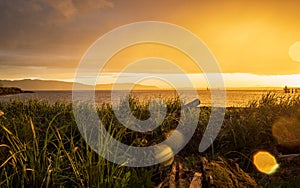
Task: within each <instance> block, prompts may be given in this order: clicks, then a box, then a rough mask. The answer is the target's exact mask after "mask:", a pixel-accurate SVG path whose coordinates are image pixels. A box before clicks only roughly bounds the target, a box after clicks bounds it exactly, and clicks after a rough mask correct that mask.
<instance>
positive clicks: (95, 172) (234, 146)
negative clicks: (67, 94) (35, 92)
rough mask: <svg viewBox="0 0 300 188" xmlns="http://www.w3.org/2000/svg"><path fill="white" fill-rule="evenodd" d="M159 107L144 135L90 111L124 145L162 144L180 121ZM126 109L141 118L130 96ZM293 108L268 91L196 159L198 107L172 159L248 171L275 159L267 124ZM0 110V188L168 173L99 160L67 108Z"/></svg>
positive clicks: (153, 180) (140, 180) (230, 117)
mask: <svg viewBox="0 0 300 188" xmlns="http://www.w3.org/2000/svg"><path fill="white" fill-rule="evenodd" d="M165 102H166V106H167V114H168V115H167V117H166V118H165V120H164V121H163V123H162V125H161V126H160V127H158V128H157V129H155V131H153V132H152V133H151V134H143V133H137V132H134V131H131V130H129V129H127V128H126V127H124V126H123V125H122V124H121V123H120V122H118V120H117V119H116V117H115V115H114V112H113V110H112V107H111V106H110V105H106V104H105V105H102V106H101V107H99V108H98V109H97V112H98V114H99V117H100V119H101V121H102V123H103V124H104V125H105V127H106V129H107V130H108V132H109V133H110V134H111V135H113V136H114V138H116V139H117V140H120V141H121V142H123V143H126V144H129V145H134V146H148V145H154V144H156V143H159V142H161V141H162V140H164V139H165V137H166V133H168V132H169V131H171V130H172V129H174V128H176V126H177V124H178V121H180V117H179V118H178V116H176V115H174V114H176V111H177V110H178V109H180V106H181V103H180V101H179V99H178V98H174V99H165ZM129 103H130V108H131V110H132V112H133V114H134V116H135V117H137V118H138V119H141V120H143V119H147V118H149V116H150V114H149V111H148V110H147V108H148V105H149V102H147V101H142V102H140V101H139V100H138V99H136V98H133V97H130V98H129ZM298 109H300V99H299V96H296V95H295V96H294V97H291V96H288V95H287V96H285V97H283V96H279V95H275V94H273V93H268V94H267V95H264V96H262V98H261V99H260V100H258V101H253V102H251V103H250V104H249V105H248V106H247V107H245V108H235V107H231V108H228V109H227V110H226V114H225V120H224V123H223V127H222V129H221V132H220V133H219V135H218V137H217V139H216V140H215V142H214V143H213V146H212V147H210V148H209V149H208V150H207V151H206V152H204V153H201V154H200V153H199V152H198V146H199V143H200V140H201V138H202V135H203V133H204V130H205V128H206V125H207V123H208V121H209V116H210V110H211V109H210V107H201V112H200V119H199V122H198V127H197V129H196V132H195V134H194V136H193V137H192V139H191V140H190V142H189V143H188V145H187V146H186V147H185V148H184V149H183V150H182V151H181V152H180V153H179V154H178V156H177V157H180V158H183V159H184V158H185V159H192V158H193V157H194V156H196V155H205V156H206V157H209V158H211V159H213V158H215V157H216V156H224V157H226V158H232V159H234V160H236V162H237V163H238V164H239V165H240V166H241V167H242V168H243V169H244V170H245V171H247V172H250V173H254V172H256V171H255V169H254V168H253V165H252V161H251V160H252V155H253V153H255V152H256V151H258V150H267V151H270V152H271V153H273V154H274V155H276V154H277V153H276V152H277V151H275V150H276V146H277V141H276V140H275V139H274V136H273V135H272V125H273V124H274V123H275V122H276V120H278V119H279V118H280V117H284V116H290V115H291V114H294V113H295V112H296V111H297V110H298ZM0 110H1V111H3V112H4V115H2V116H1V117H0V126H1V131H0V186H1V187H59V186H62V187H74V186H75V187H141V186H143V187H154V186H155V185H156V184H158V183H159V182H160V181H162V179H163V178H164V177H165V176H166V174H167V173H168V171H169V168H168V167H165V168H164V170H161V168H160V167H159V165H155V166H152V167H146V168H128V167H125V166H122V165H117V164H114V163H111V162H109V161H107V160H106V159H104V158H102V157H100V156H99V155H98V154H97V153H96V152H94V151H93V150H92V149H91V148H90V147H89V146H88V145H87V144H86V143H85V141H84V139H83V138H82V137H81V135H80V132H79V131H78V128H77V126H76V122H75V119H74V116H73V111H72V105H71V104H64V103H59V102H57V103H55V104H51V105H50V104H48V103H47V102H46V101H40V100H28V101H26V102H22V101H19V100H13V101H11V102H9V103H0ZM177 115H178V114H177ZM279 170H280V169H279ZM256 178H257V180H259V181H260V180H261V179H263V178H264V177H261V176H259V175H258V176H257V177H256ZM270 181H271V180H270ZM270 181H267V182H265V178H264V179H263V181H261V183H263V184H264V185H267V184H268V183H269V184H271V183H270ZM283 183H287V182H286V181H284V182H283Z"/></svg>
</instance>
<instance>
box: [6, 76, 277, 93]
mask: <svg viewBox="0 0 300 188" xmlns="http://www.w3.org/2000/svg"><path fill="white" fill-rule="evenodd" d="M0 86H4V87H18V88H21V89H22V90H27V91H28V90H29V91H30V90H72V89H73V82H64V81H54V80H32V79H24V80H0ZM79 86H80V87H81V88H82V89H89V90H90V89H91V87H90V86H88V85H84V84H79ZM112 86H114V87H116V84H114V85H113V84H98V85H97V86H96V90H111V89H112ZM117 86H118V87H117V88H121V89H124V88H129V86H131V84H130V83H121V84H117ZM134 89H135V90H170V89H166V88H160V87H157V86H149V85H142V84H136V85H135V87H134ZM197 89H198V90H209V89H208V88H197ZM282 89H283V88H281V87H232V88H227V90H282ZM180 90H191V88H184V87H183V88H180ZM214 90H218V89H214Z"/></svg>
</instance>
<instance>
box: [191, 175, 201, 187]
mask: <svg viewBox="0 0 300 188" xmlns="http://www.w3.org/2000/svg"><path fill="white" fill-rule="evenodd" d="M202 180H203V177H202V174H201V173H199V172H195V174H194V177H193V179H192V181H191V184H190V187H189V188H200V187H202Z"/></svg>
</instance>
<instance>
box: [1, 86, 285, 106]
mask: <svg viewBox="0 0 300 188" xmlns="http://www.w3.org/2000/svg"><path fill="white" fill-rule="evenodd" d="M273 92H275V93H278V94H282V95H284V93H283V91H273ZM266 93H268V91H265V90H229V91H226V107H231V106H235V107H244V106H246V105H247V104H248V103H249V102H250V101H252V100H257V99H259V98H260V97H261V96H262V95H263V94H266ZM123 94H124V91H117V96H119V97H122V96H123ZM133 95H135V96H137V97H139V98H140V99H141V100H145V99H149V98H153V97H159V96H161V97H167V98H168V97H169V98H170V97H175V96H176V92H175V91H145V90H144V91H134V93H133ZM181 96H182V97H183V98H184V99H185V101H186V102H188V101H191V100H193V99H194V98H195V97H194V96H193V95H192V92H191V91H184V93H183V94H182V95H181ZM81 97H82V98H83V99H84V98H86V96H85V95H84V93H82V96H81ZM15 98H19V99H21V100H27V99H32V98H38V99H42V100H48V101H49V103H54V102H56V101H61V102H72V91H35V93H23V94H18V95H7V96H0V101H1V102H7V101H10V100H12V99H15ZM198 98H199V99H200V100H201V106H210V105H211V93H210V91H206V90H200V91H198ZM111 101H112V102H117V103H118V102H119V99H116V98H115V99H111V91H96V93H95V102H96V103H97V104H102V103H110V102H111Z"/></svg>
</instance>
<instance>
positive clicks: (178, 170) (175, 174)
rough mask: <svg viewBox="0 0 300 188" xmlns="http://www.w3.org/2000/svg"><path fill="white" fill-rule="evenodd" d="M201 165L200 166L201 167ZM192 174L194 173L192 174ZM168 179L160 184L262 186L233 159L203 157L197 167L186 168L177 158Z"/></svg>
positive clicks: (173, 186)
mask: <svg viewBox="0 0 300 188" xmlns="http://www.w3.org/2000/svg"><path fill="white" fill-rule="evenodd" d="M199 166H200V167H199ZM191 174H193V175H192V176H191ZM167 178H168V181H165V180H164V181H163V183H162V184H160V185H159V188H162V187H172V188H178V187H180V188H181V187H189V188H201V187H205V188H206V187H228V188H233V187H241V188H251V187H253V188H254V187H260V186H259V185H258V184H257V183H256V182H255V180H254V178H252V177H251V176H249V175H248V174H247V173H245V172H244V171H243V170H242V169H241V168H239V166H238V164H237V163H235V162H234V161H233V160H228V162H227V161H225V160H224V159H222V158H218V160H216V161H208V160H207V159H206V158H204V157H202V158H201V160H200V165H196V166H195V168H184V163H183V162H179V161H177V160H175V162H174V163H173V165H172V170H171V174H170V175H169V177H167Z"/></svg>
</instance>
